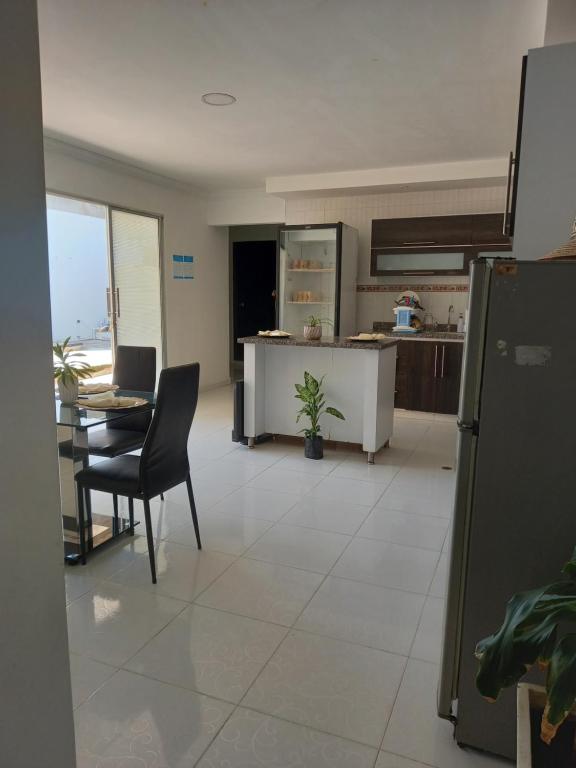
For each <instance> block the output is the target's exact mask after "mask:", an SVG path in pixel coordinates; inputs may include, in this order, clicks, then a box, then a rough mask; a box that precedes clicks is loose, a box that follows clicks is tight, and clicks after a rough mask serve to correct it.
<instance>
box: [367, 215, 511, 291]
mask: <svg viewBox="0 0 576 768" xmlns="http://www.w3.org/2000/svg"><path fill="white" fill-rule="evenodd" d="M502 223H503V215H502V214H501V213H479V214H465V215H458V216H419V217H415V218H409V219H374V220H373V221H372V244H371V246H372V258H371V269H370V274H371V275H377V276H385V275H409V274H412V275H419V274H420V275H465V274H468V268H469V262H470V260H471V259H472V258H474V257H475V256H476V255H477V254H478V253H480V252H485V251H507V250H511V248H512V245H511V241H510V237H509V236H508V235H503V234H502Z"/></svg>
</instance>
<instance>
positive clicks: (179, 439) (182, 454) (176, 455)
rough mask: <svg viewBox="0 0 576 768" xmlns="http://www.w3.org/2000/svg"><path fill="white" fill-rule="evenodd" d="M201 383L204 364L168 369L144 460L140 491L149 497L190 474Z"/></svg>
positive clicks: (162, 381) (159, 394)
mask: <svg viewBox="0 0 576 768" xmlns="http://www.w3.org/2000/svg"><path fill="white" fill-rule="evenodd" d="M199 383H200V364H199V363H191V364H190V365H179V366H176V367H174V368H164V370H163V371H161V373H160V382H159V384H158V395H157V397H156V408H155V411H154V416H153V417H152V423H151V424H150V428H149V429H148V434H147V435H146V440H145V441H144V447H143V448H142V455H141V457H140V489H141V491H142V492H143V493H144V494H146V495H148V496H157V495H158V494H159V493H161V492H163V491H166V490H168V489H169V488H172V487H173V486H174V485H179V484H180V483H182V482H184V480H185V479H186V475H187V474H188V472H189V469H190V466H189V463H188V435H189V434H190V427H191V426H192V420H193V418H194V413H195V412H196V404H197V403H198V387H199Z"/></svg>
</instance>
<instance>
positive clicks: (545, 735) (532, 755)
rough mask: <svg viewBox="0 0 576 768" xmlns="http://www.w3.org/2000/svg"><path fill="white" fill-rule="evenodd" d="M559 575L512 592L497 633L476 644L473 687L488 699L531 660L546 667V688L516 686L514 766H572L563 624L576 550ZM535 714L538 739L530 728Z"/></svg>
mask: <svg viewBox="0 0 576 768" xmlns="http://www.w3.org/2000/svg"><path fill="white" fill-rule="evenodd" d="M563 574H564V578H563V579H562V580H560V581H556V582H554V583H552V584H549V585H546V586H543V587H540V588H539V589H533V590H530V591H529V592H520V593H518V594H517V595H514V597H512V599H511V600H510V601H509V602H508V606H507V609H506V616H505V618H504V623H503V624H502V626H501V627H500V629H499V630H498V632H497V633H496V634H494V635H491V636H490V637H487V638H485V639H484V640H482V641H481V642H480V643H478V645H477V647H476V656H477V657H478V659H479V661H480V664H479V669H478V675H477V678H476V686H477V688H478V690H479V691H480V693H481V694H482V695H483V696H484V697H485V698H487V699H488V700H489V701H495V700H496V699H497V697H498V695H499V693H500V691H501V690H502V689H503V688H507V687H509V686H511V685H516V684H517V683H518V681H519V680H520V679H521V678H522V677H523V676H524V675H525V674H526V673H527V671H528V670H529V669H530V668H531V667H532V666H533V665H534V664H535V663H538V664H539V665H540V667H541V668H542V669H544V670H546V688H545V689H543V688H540V687H538V686H531V685H522V686H520V687H519V690H518V702H519V711H518V716H519V723H518V725H519V727H518V750H517V752H518V766H519V768H520V767H521V768H544V766H546V767H548V766H550V765H562V766H564V765H565V766H569V765H575V764H576V748H575V744H574V737H575V734H576V713H575V712H574V704H575V702H576V633H572V634H570V633H566V631H564V630H565V629H566V623H567V622H570V621H571V622H573V623H574V622H576V550H575V551H574V554H573V555H572V559H571V560H570V561H569V562H568V563H566V565H565V566H564V569H563ZM559 623H562V625H563V626H562V633H561V634H560V633H559V629H558V625H559ZM536 718H539V719H540V721H541V722H540V738H538V734H537V733H535V730H536V729H534V728H532V725H533V724H535V723H536V724H537V719H536Z"/></svg>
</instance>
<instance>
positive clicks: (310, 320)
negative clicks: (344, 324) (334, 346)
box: [304, 315, 334, 341]
mask: <svg viewBox="0 0 576 768" xmlns="http://www.w3.org/2000/svg"><path fill="white" fill-rule="evenodd" d="M324 324H326V325H334V323H333V322H332V320H329V319H328V318H327V317H325V318H323V317H316V315H309V316H308V317H307V318H306V321H305V323H304V338H305V339H308V341H318V339H321V338H322V325H324Z"/></svg>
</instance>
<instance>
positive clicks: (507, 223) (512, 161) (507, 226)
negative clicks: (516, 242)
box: [502, 152, 516, 235]
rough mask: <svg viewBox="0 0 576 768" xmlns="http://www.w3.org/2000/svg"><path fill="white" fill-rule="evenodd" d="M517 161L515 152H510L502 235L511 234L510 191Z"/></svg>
mask: <svg viewBox="0 0 576 768" xmlns="http://www.w3.org/2000/svg"><path fill="white" fill-rule="evenodd" d="M515 163H516V160H515V158H514V152H510V155H509V156H508V181H507V183H506V206H505V208H504V220H503V222H502V234H503V235H509V234H510V219H509V214H510V191H511V189H512V168H513V167H514V165H515Z"/></svg>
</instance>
